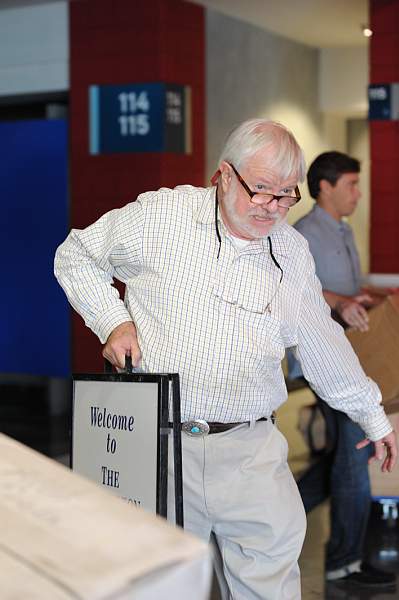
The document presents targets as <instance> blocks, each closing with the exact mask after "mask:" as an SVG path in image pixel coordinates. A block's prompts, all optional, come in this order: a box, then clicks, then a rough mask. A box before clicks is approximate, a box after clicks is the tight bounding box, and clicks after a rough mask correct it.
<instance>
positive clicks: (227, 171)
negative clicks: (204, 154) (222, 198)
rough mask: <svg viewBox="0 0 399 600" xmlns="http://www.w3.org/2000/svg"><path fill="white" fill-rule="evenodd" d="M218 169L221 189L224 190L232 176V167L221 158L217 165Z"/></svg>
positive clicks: (226, 188)
mask: <svg viewBox="0 0 399 600" xmlns="http://www.w3.org/2000/svg"><path fill="white" fill-rule="evenodd" d="M219 171H220V183H221V185H222V189H223V191H224V192H226V191H227V190H228V188H229V186H230V182H231V178H232V169H231V167H230V165H229V164H228V163H227V162H226V161H225V160H222V162H221V163H220V165H219Z"/></svg>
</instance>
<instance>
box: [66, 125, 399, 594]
mask: <svg viewBox="0 0 399 600" xmlns="http://www.w3.org/2000/svg"><path fill="white" fill-rule="evenodd" d="M304 174H305V165H304V160H303V154H302V151H301V149H300V147H299V146H298V144H297V142H296V140H295V138H294V137H293V135H292V134H291V133H290V132H289V131H288V130H287V129H286V128H285V127H283V126H282V125H280V124H278V123H274V122H271V121H267V120H263V119H254V120H249V121H246V122H244V123H243V124H241V125H240V126H239V127H237V128H236V129H235V130H234V131H233V132H232V133H231V134H230V136H229V138H228V139H227V142H226V145H225V147H224V149H223V152H222V155H221V158H220V162H219V166H218V171H217V173H216V174H215V176H214V178H213V181H214V183H216V184H217V185H216V186H213V187H211V188H207V189H203V188H195V187H192V186H188V185H184V186H180V187H177V188H175V189H167V188H162V189H160V190H158V191H156V192H147V193H144V194H141V195H140V196H139V197H138V198H137V200H136V202H133V203H131V204H128V205H127V206H125V207H124V208H121V209H119V210H113V211H111V212H109V213H107V214H105V215H104V216H103V217H102V218H100V219H99V220H98V221H97V222H96V223H94V224H93V225H91V226H90V227H88V228H87V229H85V230H83V231H77V230H73V231H72V232H71V234H70V235H69V237H68V239H67V240H66V242H64V244H63V245H62V246H61V247H60V248H59V249H58V251H57V257H56V275H57V277H58V279H59V281H60V283H61V285H62V286H63V288H64V290H65V291H66V293H67V295H68V297H69V299H70V301H71V303H72V305H73V306H74V307H75V308H76V310H77V311H78V312H79V313H80V314H81V315H82V316H83V318H84V319H85V322H86V324H87V325H88V326H89V327H90V328H91V329H92V330H93V331H94V332H95V333H96V334H97V335H98V337H99V338H100V340H101V341H102V342H103V343H104V344H105V346H104V351H103V354H104V356H105V357H107V358H108V359H109V360H110V361H111V362H112V363H113V364H114V365H116V366H119V367H123V365H124V357H125V355H126V354H127V353H130V354H131V356H132V360H133V363H134V364H136V365H138V364H140V366H141V368H142V369H144V370H145V371H163V372H165V371H166V372H168V371H169V372H171V371H172V372H176V371H177V372H179V373H180V378H181V397H182V407H181V410H182V420H183V421H184V422H185V425H184V430H185V431H187V432H188V433H183V434H182V435H183V477H184V509H185V524H186V528H187V529H188V530H190V531H192V532H193V533H195V534H197V535H199V536H200V537H202V538H204V539H206V540H208V539H209V537H210V535H211V533H213V534H214V536H215V537H216V540H217V542H218V545H219V548H220V551H221V556H222V558H223V568H224V575H225V577H226V581H227V584H228V587H229V589H230V594H231V597H232V598H234V599H235V600H244V599H245V600H252V599H253V600H255V599H259V598H262V599H265V600H276V599H277V598H278V599H279V600H288V599H291V600H294V599H295V600H297V599H298V598H300V578H299V569H298V563H297V560H298V556H299V553H300V550H301V547H302V542H303V538H304V534H305V514H304V510H303V506H302V502H301V499H300V495H299V492H298V489H297V486H296V484H295V482H294V479H293V477H292V474H291V472H290V470H289V468H288V465H287V443H286V440H285V439H284V437H283V436H282V434H281V433H280V432H279V430H278V429H277V427H276V426H275V425H274V423H273V420H272V419H271V415H272V413H273V411H274V410H276V409H277V408H278V407H279V406H280V405H281V404H282V403H283V402H284V401H285V400H286V397H287V393H286V388H285V383H284V377H283V373H282V369H281V360H282V358H283V357H284V352H285V348H286V347H290V346H297V348H298V352H299V354H300V357H301V360H302V365H303V367H304V370H305V371H306V376H307V378H308V380H309V381H310V382H311V383H312V386H313V387H314V388H315V390H316V391H317V393H318V394H319V395H320V396H322V397H323V398H325V400H326V401H327V402H328V403H329V404H330V405H331V406H334V407H335V408H339V409H341V410H343V411H345V412H347V413H348V415H349V416H350V417H351V418H352V419H354V420H355V421H356V422H358V423H359V424H360V426H361V427H362V428H363V430H364V432H365V434H366V436H367V437H366V439H365V440H364V441H362V442H361V445H367V444H368V443H369V441H370V440H373V441H374V442H375V447H376V456H377V457H378V458H380V459H383V457H384V445H385V448H386V451H387V454H386V456H385V458H384V460H383V464H382V469H383V470H384V471H385V470H391V469H392V467H393V465H394V463H395V459H396V454H397V447H396V439H395V434H394V433H393V432H392V428H391V426H390V424H389V421H388V420H387V418H386V416H385V414H384V410H383V408H382V407H381V405H380V400H381V397H380V393H379V390H378V388H377V386H376V385H375V384H374V383H373V382H371V381H370V380H368V379H367V378H366V376H365V375H364V373H363V371H362V369H361V367H360V365H359V362H358V360H357V358H356V356H355V355H354V353H353V351H352V349H351V347H350V345H349V343H348V342H347V341H346V338H345V336H344V334H343V331H342V329H341V328H340V326H339V325H337V324H336V323H335V322H334V321H333V320H332V319H331V318H330V312H329V308H328V306H327V305H326V303H325V301H324V299H323V296H322V293H321V286H320V284H319V282H318V280H317V278H316V276H315V270H314V262H313V259H312V257H311V255H310V253H309V250H308V246H307V243H306V241H305V240H304V238H303V237H302V236H301V235H300V234H298V233H297V232H296V231H295V230H294V229H292V228H291V227H289V226H288V225H287V224H286V223H285V217H286V215H287V213H288V210H289V209H290V208H291V207H292V206H294V205H295V204H296V202H297V201H298V200H299V199H300V193H299V189H298V187H297V184H298V182H299V181H302V180H303V178H304ZM113 277H115V278H117V279H120V280H121V281H123V282H124V283H126V297H125V301H124V302H123V301H122V300H121V299H120V298H119V295H118V293H117V291H116V290H115V288H114V287H113V286H112V278H113ZM190 434H191V435H190Z"/></svg>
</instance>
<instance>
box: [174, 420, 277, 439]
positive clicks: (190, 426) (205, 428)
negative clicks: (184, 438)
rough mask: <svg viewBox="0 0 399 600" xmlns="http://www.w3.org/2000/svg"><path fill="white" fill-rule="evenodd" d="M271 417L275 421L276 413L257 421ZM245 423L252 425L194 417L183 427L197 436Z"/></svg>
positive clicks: (227, 429)
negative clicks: (210, 420)
mask: <svg viewBox="0 0 399 600" xmlns="http://www.w3.org/2000/svg"><path fill="white" fill-rule="evenodd" d="M269 419H271V421H272V423H274V422H275V417H274V415H272V416H271V417H261V418H260V419H256V421H255V422H256V423H257V422H258V421H268V420H269ZM245 424H246V425H250V421H240V422H238V423H218V422H208V421H204V420H202V419H193V420H191V421H185V422H184V423H182V424H181V428H182V431H184V433H187V435H191V436H193V437H197V436H203V435H209V434H211V433H223V432H224V431H229V429H234V428H235V427H239V426H240V425H245ZM169 427H172V423H169Z"/></svg>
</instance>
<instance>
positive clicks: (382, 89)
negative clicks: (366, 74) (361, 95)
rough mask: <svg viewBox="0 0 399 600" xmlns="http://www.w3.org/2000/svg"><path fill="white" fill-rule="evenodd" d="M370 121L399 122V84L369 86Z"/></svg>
mask: <svg viewBox="0 0 399 600" xmlns="http://www.w3.org/2000/svg"><path fill="white" fill-rule="evenodd" d="M369 120H370V121H397V120H399V83H382V84H373V85H369Z"/></svg>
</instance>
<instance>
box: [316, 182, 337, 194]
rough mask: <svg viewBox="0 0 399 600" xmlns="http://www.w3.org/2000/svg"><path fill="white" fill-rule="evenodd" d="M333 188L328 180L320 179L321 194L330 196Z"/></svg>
mask: <svg viewBox="0 0 399 600" xmlns="http://www.w3.org/2000/svg"><path fill="white" fill-rule="evenodd" d="M333 187H334V186H333V185H331V183H330V182H329V181H327V179H320V181H319V188H320V194H323V195H324V196H329V195H330V193H331V190H332V189H333Z"/></svg>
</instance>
